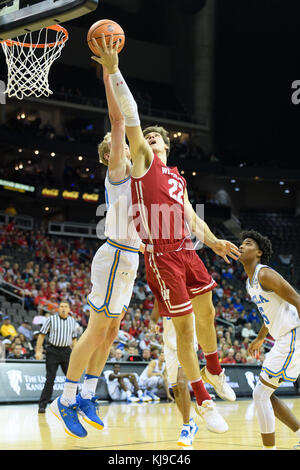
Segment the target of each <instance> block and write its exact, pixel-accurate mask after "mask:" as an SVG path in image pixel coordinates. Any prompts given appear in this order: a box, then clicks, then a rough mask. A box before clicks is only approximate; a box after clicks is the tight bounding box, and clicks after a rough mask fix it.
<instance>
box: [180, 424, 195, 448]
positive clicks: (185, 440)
mask: <svg viewBox="0 0 300 470" xmlns="http://www.w3.org/2000/svg"><path fill="white" fill-rule="evenodd" d="M186 428H188V426H183V429H182V430H181V433H180V436H179V439H178V442H177V444H178V445H179V446H181V447H188V446H191V445H193V437H194V436H192V433H191V431H189V430H188V429H186Z"/></svg>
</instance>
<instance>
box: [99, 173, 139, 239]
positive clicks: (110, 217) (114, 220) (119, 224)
mask: <svg viewBox="0 0 300 470" xmlns="http://www.w3.org/2000/svg"><path fill="white" fill-rule="evenodd" d="M104 186H105V201H106V206H107V214H106V219H105V232H104V233H105V236H106V237H107V238H109V239H111V240H113V241H115V242H117V243H118V244H121V245H125V246H129V247H132V248H139V247H140V244H141V240H140V238H139V236H138V234H137V231H136V229H135V225H134V222H133V218H132V216H131V215H130V209H131V206H132V199H131V177H130V176H128V177H127V178H125V179H123V180H121V181H118V182H114V181H111V180H110V179H109V174H108V171H107V173H106V177H105V183H104Z"/></svg>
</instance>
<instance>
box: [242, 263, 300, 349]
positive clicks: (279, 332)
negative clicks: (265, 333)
mask: <svg viewBox="0 0 300 470" xmlns="http://www.w3.org/2000/svg"><path fill="white" fill-rule="evenodd" d="M262 268H269V269H272V268H270V267H269V266H266V265H264V264H258V265H257V266H256V268H255V271H254V274H253V278H252V281H251V283H250V281H249V279H248V280H247V282H246V288H247V291H248V293H249V295H250V297H251V300H252V302H254V303H255V304H256V305H257V308H258V310H259V312H260V313H261V316H262V318H263V320H264V323H265V325H266V327H267V328H268V330H269V332H270V335H271V336H272V337H273V338H274V339H275V340H276V339H277V338H279V337H281V336H283V335H285V334H286V333H288V332H290V331H291V330H293V329H294V328H297V327H299V326H300V318H299V315H298V311H297V309H296V307H294V305H291V304H289V303H288V302H286V301H285V300H283V299H282V298H281V297H279V295H277V294H276V293H275V292H273V291H266V290H264V289H263V288H262V287H261V285H260V283H259V280H258V274H259V271H260V270H261V269H262Z"/></svg>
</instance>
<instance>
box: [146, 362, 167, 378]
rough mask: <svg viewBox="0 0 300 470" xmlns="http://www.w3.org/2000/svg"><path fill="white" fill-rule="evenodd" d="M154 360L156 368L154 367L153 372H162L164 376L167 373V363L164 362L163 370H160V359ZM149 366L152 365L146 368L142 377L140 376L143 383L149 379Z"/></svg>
mask: <svg viewBox="0 0 300 470" xmlns="http://www.w3.org/2000/svg"><path fill="white" fill-rule="evenodd" d="M154 360H155V367H154V369H153V371H152V372H160V373H161V374H163V373H164V371H165V368H166V363H165V362H163V364H162V368H161V369H160V368H159V365H158V359H154ZM151 362H152V361H151ZM149 365H150V363H149V364H148V365H147V367H145V369H144V370H143V372H142V373H141V375H140V380H142V381H143V380H146V379H147V378H148V369H149Z"/></svg>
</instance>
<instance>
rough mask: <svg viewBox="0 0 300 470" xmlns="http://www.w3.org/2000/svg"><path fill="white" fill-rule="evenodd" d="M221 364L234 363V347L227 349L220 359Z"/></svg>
mask: <svg viewBox="0 0 300 470" xmlns="http://www.w3.org/2000/svg"><path fill="white" fill-rule="evenodd" d="M221 363H222V364H235V363H236V360H235V357H234V349H233V348H231V349H228V351H227V354H226V356H225V357H224V358H223V359H222V361H221Z"/></svg>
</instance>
